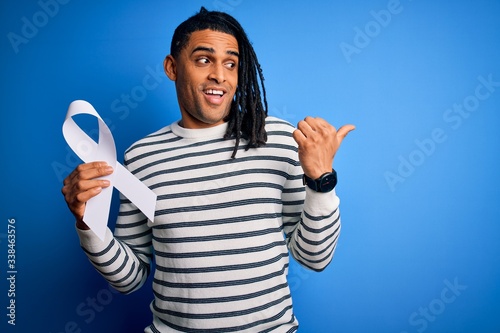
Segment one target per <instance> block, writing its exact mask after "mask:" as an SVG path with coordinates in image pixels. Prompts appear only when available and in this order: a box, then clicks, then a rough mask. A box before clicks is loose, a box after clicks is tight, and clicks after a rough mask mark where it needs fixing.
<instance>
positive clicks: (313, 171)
mask: <svg viewBox="0 0 500 333" xmlns="http://www.w3.org/2000/svg"><path fill="white" fill-rule="evenodd" d="M354 129H355V127H354V125H344V126H342V127H340V128H339V129H338V130H337V129H335V127H333V126H332V125H330V124H329V123H328V122H327V121H326V120H324V119H321V118H313V117H306V118H305V119H304V120H301V121H300V122H299V123H298V125H297V129H296V130H295V131H294V132H293V138H294V139H295V141H296V142H297V144H298V145H299V161H300V164H301V165H302V169H303V170H304V173H305V174H306V175H307V176H308V177H310V178H312V179H317V178H319V177H321V175H323V174H324V173H327V172H331V171H332V165H333V159H334V157H335V154H336V153H337V150H338V149H339V147H340V144H341V143H342V140H344V138H345V137H346V136H347V134H348V133H349V132H350V131H352V130H354Z"/></svg>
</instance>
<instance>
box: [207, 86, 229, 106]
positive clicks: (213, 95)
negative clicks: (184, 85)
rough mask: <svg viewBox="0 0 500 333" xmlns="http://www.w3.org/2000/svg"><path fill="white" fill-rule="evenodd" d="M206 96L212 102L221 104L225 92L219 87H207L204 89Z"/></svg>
mask: <svg viewBox="0 0 500 333" xmlns="http://www.w3.org/2000/svg"><path fill="white" fill-rule="evenodd" d="M204 94H205V98H206V99H207V101H208V102H209V103H210V104H214V105H221V104H222V101H223V100H224V95H225V92H224V91H223V90H219V89H207V90H205V91H204Z"/></svg>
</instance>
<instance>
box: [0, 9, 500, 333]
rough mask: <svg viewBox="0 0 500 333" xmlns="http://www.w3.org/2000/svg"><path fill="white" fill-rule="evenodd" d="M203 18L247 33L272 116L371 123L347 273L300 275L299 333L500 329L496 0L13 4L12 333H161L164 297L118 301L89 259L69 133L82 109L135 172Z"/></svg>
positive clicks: (353, 156)
mask: <svg viewBox="0 0 500 333" xmlns="http://www.w3.org/2000/svg"><path fill="white" fill-rule="evenodd" d="M44 4H46V5H44ZM49 4H51V5H50V6H49ZM54 4H57V6H55V5H54ZM201 5H204V6H206V7H207V8H208V9H219V10H224V11H227V12H229V13H231V14H232V15H234V16H235V17H236V18H237V19H238V20H239V21H240V22H241V23H242V25H243V26H244V27H245V29H246V30H247V33H248V34H249V36H250V39H251V40H252V41H253V44H254V47H255V49H256V51H257V54H258V55H259V59H260V62H261V63H262V66H263V69H264V75H265V77H266V87H267V91H268V99H269V106H270V114H271V115H274V116H278V117H281V118H284V119H286V120H288V121H290V122H292V123H294V124H296V123H297V122H298V121H299V120H300V119H302V118H304V117H305V116H306V115H312V116H320V117H323V118H325V119H327V120H328V121H329V122H330V123H332V124H333V125H335V126H340V125H342V124H345V123H353V124H355V125H356V126H357V129H356V130H355V131H354V132H353V133H352V134H350V135H349V136H348V137H347V139H346V140H345V141H344V143H343V146H342V148H341V150H340V151H339V153H338V156H337V158H336V161H335V168H336V169H337V170H338V173H339V179H340V182H339V185H338V190H337V192H338V194H339V196H340V198H341V209H342V214H343V215H342V216H343V230H342V234H341V238H340V241H339V245H338V248H337V252H336V256H335V258H334V261H333V262H332V264H331V265H330V266H329V267H328V268H327V269H326V270H325V271H324V272H322V273H319V274H318V273H313V272H309V271H306V270H304V269H302V268H300V267H299V266H297V265H296V264H293V265H292V267H291V269H290V285H291V288H292V291H293V297H294V302H295V308H296V314H297V316H298V318H299V321H300V324H301V332H346V333H347V332H384V333H385V332H394V333H413V332H420V333H421V332H429V333H431V332H475V333H477V332H500V316H499V315H500V302H499V300H500V288H498V282H500V256H499V254H500V242H499V241H498V239H499V236H500V226H499V222H500V218H499V217H500V204H499V199H500V195H499V194H500V189H499V185H500V172H499V170H500V168H499V166H500V165H499V164H500V163H499V160H500V159H499V143H500V131H499V130H498V127H499V125H500V60H499V59H500V2H499V1H486V0H480V1H430V0H413V1H411V0H400V1H399V2H398V1H387V0H383V1H379V0H369V1H368V0H367V1H362V2H361V1H357V2H349V3H348V2H347V1H304V0H301V1H250V0H193V1H166V0H163V1H160V0H154V1H147V2H146V1H142V2H139V1H123V0H121V1H118V0H113V1H106V2H100V1H99V2H98V1H76V0H72V1H68V0H65V1H63V0H60V2H55V0H42V1H39V2H37V1H14V0H3V1H2V2H1V4H0V36H1V39H0V52H1V53H0V54H1V61H0V68H1V81H0V93H1V105H2V110H1V113H0V117H1V118H0V119H1V120H0V126H1V131H0V133H1V134H0V135H1V138H0V144H1V156H2V157H1V161H2V162H1V173H0V174H1V186H2V198H3V199H2V201H1V202H2V204H1V212H0V213H1V218H0V220H1V223H0V242H1V243H0V249H1V252H0V268H1V274H2V275H1V276H2V279H1V281H0V309H2V310H0V312H1V313H0V322H1V323H0V331H1V332H52V333H56V332H57V333H59V332H108V333H112V332H141V331H142V329H143V328H144V327H145V326H147V325H148V324H149V322H150V321H151V314H150V311H149V308H148V305H149V302H150V301H151V298H152V294H151V287H150V285H149V283H148V284H147V285H146V286H144V287H143V288H142V289H141V290H140V291H138V292H136V293H134V294H132V295H128V296H124V295H118V294H115V293H112V292H111V291H110V290H109V289H108V287H107V284H106V283H105V281H104V280H103V279H102V278H101V277H100V276H99V275H98V274H97V273H96V272H95V271H94V269H93V268H92V267H91V265H90V264H89V262H88V261H87V259H86V257H85V255H84V254H83V252H82V251H81V249H80V248H79V244H78V239H77V236H76V233H75V231H74V221H73V218H72V215H71V214H70V212H69V211H68V209H67V207H66V204H65V202H64V200H63V197H62V195H61V193H60V189H61V184H62V180H63V178H64V177H66V175H67V174H68V173H69V171H70V170H72V169H73V168H74V167H75V166H76V165H77V164H78V163H79V161H78V159H77V158H76V156H75V155H74V154H73V153H72V152H71V150H70V149H69V148H68V146H67V144H66V142H65V141H64V138H63V136H62V132H61V127H62V123H63V121H64V117H65V115H66V111H67V108H68V105H69V103H70V102H71V101H73V100H75V99H85V100H87V101H89V102H90V103H92V104H93V105H94V107H95V108H96V109H97V111H98V112H99V113H100V115H101V116H102V117H103V118H104V119H105V120H106V121H107V123H108V125H109V126H110V128H111V130H112V132H113V135H114V137H115V141H116V145H117V152H118V155H120V156H121V155H122V154H123V152H124V150H125V149H126V148H127V147H128V146H129V145H131V144H132V143H133V142H134V141H135V140H137V139H139V138H141V137H143V136H144V135H146V134H148V133H150V132H153V131H155V130H157V129H159V128H160V127H163V126H165V125H167V124H170V123H171V122H173V121H175V120H177V119H178V118H179V111H178V107H177V102H176V97H175V91H174V86H173V84H172V83H171V82H170V81H169V80H168V79H167V78H166V76H164V75H163V74H162V72H161V71H162V70H161V63H162V61H163V58H164V56H165V55H166V54H167V53H168V51H169V44H170V39H171V36H172V33H173V30H174V29H175V27H176V26H177V25H178V24H179V23H180V22H181V21H183V20H184V19H186V18H187V17H188V16H190V15H192V14H194V13H195V12H196V11H197V10H198V9H199V8H200V6H201ZM387 14H390V16H389V15H387ZM29 25H32V26H31V29H30V27H29ZM158 72H159V74H157V73H158ZM152 73H153V74H152ZM487 81H490V84H488V85H485V84H484V82H487ZM146 88H147V89H146ZM127 96H128V97H127ZM127 98H128V102H127ZM459 108H462V111H461V113H459V112H458V111H457V110H459ZM88 126H89V127H88V128H86V129H87V130H89V131H92V127H91V126H92V124H89V125H88ZM113 202H114V203H113V213H112V215H113V216H112V217H111V220H114V218H115V217H116V210H117V205H116V200H114V201H113ZM8 219H15V226H16V269H17V271H18V273H17V276H16V297H15V301H16V326H11V325H8V324H7V320H8V317H7V316H6V314H7V313H8V310H7V309H6V307H7V306H8V301H9V298H8V297H7V292H8V289H9V286H8V284H7V280H6V277H5V275H6V272H7V271H8V268H7V240H8V239H7V228H8V227H7V224H8ZM111 224H112V223H111Z"/></svg>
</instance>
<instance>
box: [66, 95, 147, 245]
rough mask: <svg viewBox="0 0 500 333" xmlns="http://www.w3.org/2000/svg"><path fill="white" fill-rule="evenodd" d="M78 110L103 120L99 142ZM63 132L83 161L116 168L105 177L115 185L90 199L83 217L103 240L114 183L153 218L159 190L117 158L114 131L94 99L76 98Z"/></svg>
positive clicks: (67, 115)
mask: <svg viewBox="0 0 500 333" xmlns="http://www.w3.org/2000/svg"><path fill="white" fill-rule="evenodd" d="M78 114H88V115H91V116H93V117H95V118H97V121H98V124H99V139H98V143H96V142H95V141H94V140H93V139H92V138H91V137H90V136H89V135H87V133H85V132H84V131H83V130H82V129H81V128H80V127H79V126H78V124H77V123H76V122H75V121H74V119H73V116H75V115H78ZM63 135H64V138H65V139H66V142H67V143H68V145H69V146H70V148H71V149H72V150H73V151H74V152H75V153H76V155H77V156H78V157H79V158H80V159H81V160H82V161H84V162H85V163H89V162H93V161H105V162H106V163H108V165H110V166H112V167H113V169H114V172H113V173H112V174H111V175H109V176H107V177H103V179H107V180H109V181H110V183H111V186H109V187H107V188H104V189H103V190H102V192H101V193H100V194H99V195H97V196H95V197H93V198H92V199H90V200H89V201H88V202H87V204H86V207H85V213H84V216H83V221H84V222H85V223H86V224H87V225H88V226H89V228H90V229H92V231H94V233H95V234H96V235H97V236H98V237H99V238H100V239H101V240H104V235H105V234H106V228H107V224H108V218H109V210H110V206H111V197H112V194H113V187H116V188H117V189H118V190H119V191H120V192H121V193H122V194H123V195H124V196H126V197H127V198H128V199H129V200H130V201H131V202H132V203H133V204H135V205H136V206H137V208H138V209H139V210H140V211H141V212H142V213H143V214H144V215H145V216H146V217H147V218H148V219H149V220H150V221H151V222H153V220H154V214H155V207H156V194H155V193H154V192H153V191H152V190H150V189H149V188H148V187H147V186H146V185H145V184H144V183H142V182H141V181H140V180H139V179H138V178H137V177H135V176H134V175H133V174H132V173H130V171H128V170H127V169H126V168H125V167H124V166H123V165H121V164H120V163H119V162H118V161H117V159H116V148H115V141H114V139H113V135H112V134H111V131H110V130H109V128H108V126H107V125H106V123H105V122H104V120H102V118H101V116H99V114H98V113H97V111H96V110H95V109H94V107H93V106H92V105H91V104H90V103H88V102H86V101H82V100H76V101H73V102H72V103H71V104H70V105H69V108H68V112H67V114H66V119H65V120H64V123H63Z"/></svg>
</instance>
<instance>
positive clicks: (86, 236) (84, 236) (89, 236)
mask: <svg viewBox="0 0 500 333" xmlns="http://www.w3.org/2000/svg"><path fill="white" fill-rule="evenodd" d="M75 228H76V226H75ZM76 233H77V234H78V237H79V238H80V246H81V247H83V248H84V249H86V250H88V251H90V252H99V251H102V250H104V249H106V248H107V247H108V245H109V244H110V243H111V241H112V240H113V233H112V232H111V230H110V229H109V228H106V234H105V235H104V241H102V240H101V239H100V238H99V237H97V236H96V234H95V233H94V232H93V231H92V230H90V229H89V230H82V229H79V228H76Z"/></svg>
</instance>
